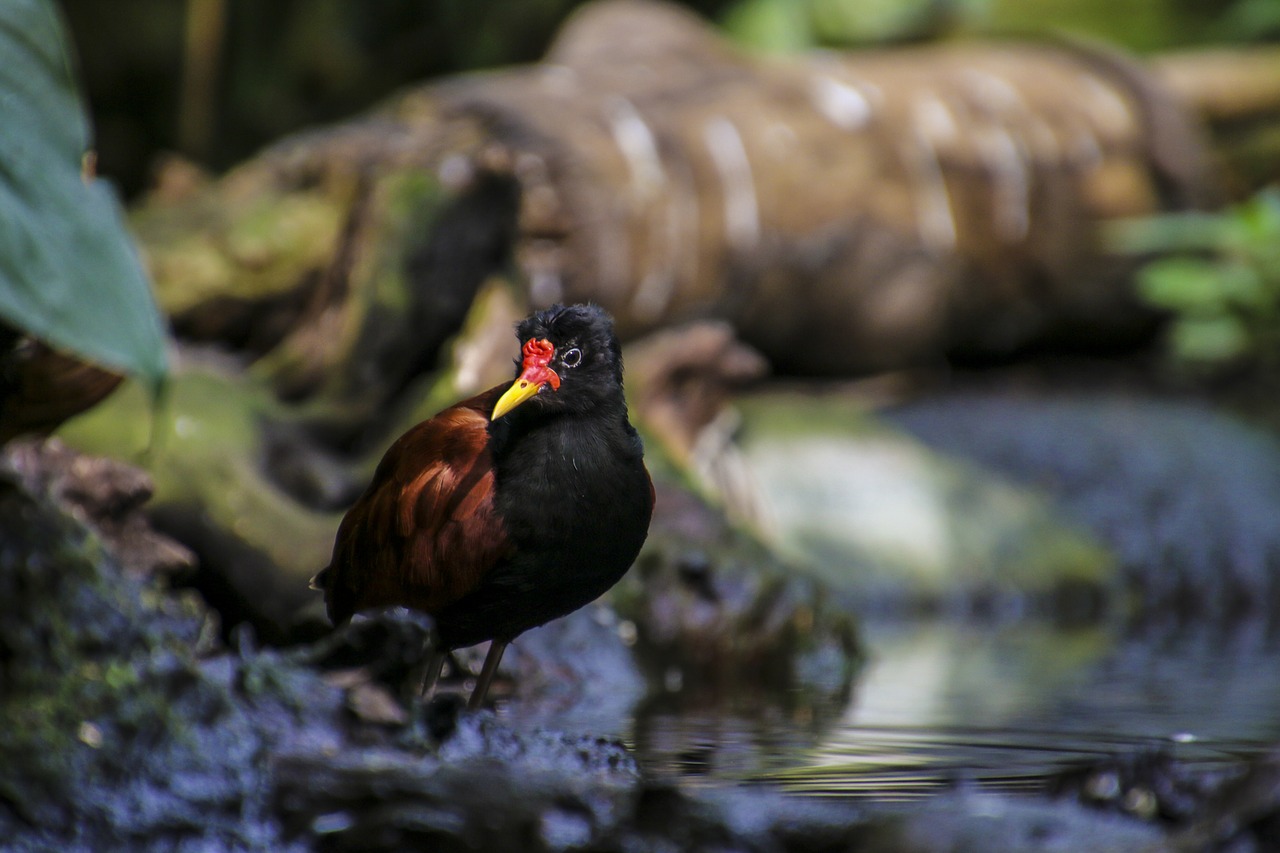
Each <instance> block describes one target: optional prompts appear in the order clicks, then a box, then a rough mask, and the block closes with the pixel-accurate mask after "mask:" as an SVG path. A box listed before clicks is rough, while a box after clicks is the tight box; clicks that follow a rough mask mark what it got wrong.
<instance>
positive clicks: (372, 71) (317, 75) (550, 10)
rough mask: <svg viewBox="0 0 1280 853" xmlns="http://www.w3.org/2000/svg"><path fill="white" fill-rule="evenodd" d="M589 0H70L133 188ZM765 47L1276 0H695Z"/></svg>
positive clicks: (1173, 30) (1199, 13) (1175, 19)
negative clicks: (166, 160) (176, 163)
mask: <svg viewBox="0 0 1280 853" xmlns="http://www.w3.org/2000/svg"><path fill="white" fill-rule="evenodd" d="M579 5H580V3H579V2H575V0H493V2H486V3H469V2H463V0H434V1H433V0H379V2H369V3H360V2H344V0H315V2H302V0H279V2H273V3H255V2H252V0H186V2H183V0H121V2H118V3H112V4H109V5H108V4H102V3H96V2H93V0H67V2H65V3H63V9H64V11H65V12H66V16H67V22H68V24H69V27H70V30H71V35H72V38H73V41H74V43H75V50H76V52H77V53H78V54H79V58H80V63H81V66H82V75H81V79H82V83H83V86H84V89H85V94H86V96H87V98H88V101H89V105H90V108H91V110H92V112H93V124H94V127H95V133H96V139H97V146H98V151H99V155H100V170H101V172H102V173H103V174H104V175H108V176H110V177H112V179H113V180H115V181H117V182H118V183H119V185H120V186H121V187H122V189H123V190H124V192H125V194H126V195H127V196H130V197H131V196H133V195H135V194H137V193H138V192H139V191H140V190H142V189H143V188H144V187H145V186H146V185H147V182H148V179H149V176H150V175H151V174H152V172H151V169H152V167H153V165H154V162H155V158H156V157H157V156H158V155H161V154H165V153H170V152H173V153H177V154H180V155H182V156H184V157H187V158H190V159H191V160H193V161H195V162H197V163H199V164H201V165H203V166H205V167H207V168H209V169H211V170H213V171H221V170H223V169H226V168H227V167H229V166H231V165H233V164H235V163H236V162H238V161H240V160H242V159H244V158H245V157H247V156H248V155H250V154H251V153H253V152H254V151H256V150H257V149H259V148H261V147H262V146H263V145H265V144H267V143H268V142H271V141H273V140H276V139H278V138H280V137H281V136H282V135H284V134H286V133H289V132H291V131H295V130H298V129H300V128H304V127H308V126H312V125H316V124H319V123H324V122H330V121H334V120H336V119H340V118H343V117H347V116H350V115H352V114H353V113H355V112H358V111H360V110H363V109H366V108H368V107H369V106H370V105H372V104H375V103H377V102H379V101H380V100H382V99H384V98H386V97H387V96H389V95H390V94H391V93H393V92H395V91H396V90H397V89H399V88H401V87H403V86H405V85H409V84H414V83H419V82H423V81H425V80H427V79H429V78H432V77H438V76H441V75H445V74H452V73H456V72H461V71H472V70H476V69H481V68H491V67H496V66H503V65H509V64H513V63H524V62H532V61H534V60H536V59H538V58H539V57H541V56H542V54H543V53H544V51H545V50H546V48H547V46H548V44H549V43H550V41H551V39H552V37H553V35H554V34H555V32H556V30H557V28H558V27H559V25H560V23H561V22H562V21H563V20H564V19H565V18H566V17H567V16H568V15H569V14H570V13H571V12H572V11H573V9H574V8H575V7H577V6H579ZM684 5H686V6H688V7H689V8H691V9H693V10H695V11H697V12H698V13H699V14H701V15H704V16H706V17H709V18H711V19H712V20H714V21H716V22H718V23H719V24H720V25H721V26H722V27H723V28H724V30H725V32H726V33H727V34H728V36H729V37H731V38H733V39H736V40H738V41H739V42H740V43H742V44H744V45H747V46H748V47H751V48H753V49H759V50H765V51H773V52H788V51H797V50H803V49H808V48H812V47H818V46H827V47H846V48H848V47H868V46H874V45H884V44H893V43H901V42H904V41H918V40H921V39H937V38H945V37H957V36H980V35H1004V36H1055V35H1062V34H1074V35H1076V36H1082V37H1087V38H1093V39H1100V40H1104V41H1106V42H1108V43H1110V44H1113V45H1115V46H1118V47H1122V48H1124V49H1126V50H1130V51H1134V52H1136V53H1138V54H1152V53H1158V52H1161V51H1170V50H1176V49H1180V48H1189V47H1195V46H1207V45H1229V44H1249V43H1257V42H1265V41H1267V40H1270V39H1274V38H1276V37H1277V35H1278V34H1280V7H1278V5H1277V4H1276V3H1274V2H1272V0H1034V2H1019V0H867V2H859V1H858V0H702V2H690V3H686V4H684Z"/></svg>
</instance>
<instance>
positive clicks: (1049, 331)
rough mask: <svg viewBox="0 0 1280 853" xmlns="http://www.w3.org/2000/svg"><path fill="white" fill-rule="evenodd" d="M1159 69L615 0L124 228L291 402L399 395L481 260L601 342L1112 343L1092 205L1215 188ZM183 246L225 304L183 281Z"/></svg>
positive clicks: (183, 317) (1128, 318) (1135, 319)
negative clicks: (765, 52) (844, 34)
mask: <svg viewBox="0 0 1280 853" xmlns="http://www.w3.org/2000/svg"><path fill="white" fill-rule="evenodd" d="M637 34H642V36H640V37H638V36H637ZM1173 67H1175V68H1176V63H1175V64H1174V66H1173ZM1160 70H1161V73H1160V74H1156V73H1154V72H1152V71H1151V70H1149V69H1147V68H1145V67H1143V66H1140V65H1138V64H1137V63H1136V62H1131V61H1129V60H1127V59H1125V58H1123V57H1121V56H1118V55H1115V54H1111V53H1106V52H1103V51H1099V50H1093V49H1084V48H1080V47H1076V46H1067V45H1049V44H1015V43H1007V44H964V45H935V46H923V47H913V48H904V49H896V50H891V51H888V50H887V51H879V52H866V53H856V54H844V55H841V54H817V55H810V56H805V57H801V58H797V59H789V60H777V59H767V60H766V59H758V58H753V57H749V56H747V55H744V54H741V53H739V52H737V51H735V50H734V49H733V48H731V47H730V46H728V45H727V43H725V42H723V41H722V40H721V39H720V38H719V37H718V36H717V35H716V34H715V33H714V32H713V31H712V30H711V29H710V28H709V27H707V26H705V25H704V24H703V23H701V22H700V21H699V20H697V19H696V18H694V17H693V16H692V15H689V14H688V13H685V12H683V11H681V10H679V9H677V8H674V7H670V6H666V5H662V4H658V3H653V2H645V0H613V2H603V3H598V4H594V5H591V6H588V7H586V8H584V9H583V10H581V11H580V12H579V13H578V14H577V15H576V16H575V17H573V18H572V19H571V20H570V21H569V23H568V24H567V25H566V26H565V28H564V30H563V31H562V33H561V34H560V37H559V38H558V39H557V41H556V42H555V44H554V45H553V47H552V49H551V51H550V52H549V54H548V56H547V57H546V59H545V60H544V61H543V62H542V63H540V64H538V65H535V66H529V67H520V68H515V69H511V70H508V71H502V72H497V73H488V74H480V75H472V76H463V77H457V78H451V79H447V80H444V81H442V82H439V83H434V84H431V85H428V86H425V87H422V88H420V89H418V90H415V91H411V92H409V93H407V94H405V95H404V96H402V97H400V98H398V99H396V100H395V101H393V102H391V103H389V104H387V105H386V106H384V108H382V109H380V110H378V111H376V112H375V113H373V114H371V115H369V116H366V117H364V118H362V119H357V120H354V121H352V122H349V123H346V124H343V125H340V126H337V127H332V128H328V129H323V130H319V131H316V132H313V133H310V134H307V135H304V136H301V137H295V138H293V139H291V140H287V141H285V142H283V143H281V144H279V145H277V146H275V147H273V148H272V149H269V150H268V151H266V152H264V153H263V154H262V155H260V156H259V157H258V158H255V159H254V160H253V161H251V162H250V163H248V164H246V165H245V166H243V167H241V168H239V169H237V170H235V171H233V172H232V173H231V174H230V175H228V176H227V177H226V178H224V179H222V180H221V181H219V182H217V183H215V184H213V185H211V186H208V187H205V188H203V189H198V190H195V191H193V192H192V193H188V194H186V195H184V194H182V193H179V194H177V196H176V198H177V200H176V201H175V200H174V199H175V196H174V195H173V194H168V195H166V194H165V193H163V192H161V193H160V194H158V195H156V196H153V198H152V199H151V200H150V201H149V202H148V204H147V205H145V206H144V207H143V208H142V210H141V211H140V212H139V214H138V218H137V222H138V226H139V229H140V232H141V233H142V236H143V242H144V244H145V245H146V248H147V250H148V253H149V254H150V255H151V257H152V259H153V261H154V264H153V269H154V270H155V272H156V276H157V279H158V281H159V284H160V287H161V291H162V294H163V297H162V298H163V299H164V301H165V302H166V304H168V305H169V306H170V307H171V308H172V309H173V310H174V311H175V313H176V320H177V324H178V328H179V330H180V331H184V332H188V333H192V334H197V336H200V337H205V338H210V337H211V338H223V339H228V340H230V341H232V342H233V343H236V344H244V342H245V341H250V340H251V341H254V342H255V343H254V344H253V345H252V346H251V347H250V349H251V350H253V351H254V352H255V353H261V352H265V351H267V350H272V349H276V344H279V343H282V344H283V347H282V348H280V349H278V350H277V351H276V352H275V353H274V355H273V359H274V360H273V364H274V367H275V368H279V369H283V372H279V371H276V372H275V375H276V376H277V379H279V380H280V386H281V388H282V389H283V390H285V391H286V393H287V394H288V395H290V396H307V395H308V394H310V393H313V392H315V391H316V390H317V389H318V388H319V387H320V386H321V385H322V384H323V383H325V382H329V383H332V381H333V380H332V379H331V378H326V377H332V376H333V374H334V373H335V370H336V371H337V372H338V373H343V372H344V371H345V374H346V379H345V380H343V382H340V383H338V384H339V385H342V384H345V386H346V387H348V388H351V387H355V388H360V389H365V390H367V389H368V387H369V384H370V382H374V383H375V384H377V383H379V382H382V381H384V380H381V379H377V378H375V377H387V376H389V379H386V380H385V381H386V382H387V383H388V384H389V385H390V386H391V391H392V392H394V391H395V390H399V389H400V388H403V386H404V384H405V382H407V381H409V379H410V378H411V377H412V375H414V374H415V373H417V372H420V371H422V370H424V369H427V368H429V367H430V366H431V365H433V364H434V362H435V359H436V356H437V355H438V352H439V347H440V345H441V343H442V342H443V341H444V340H445V339H447V337H448V336H449V335H450V334H452V333H453V332H454V331H456V329H457V328H458V325H459V324H460V323H461V320H462V317H463V316H464V315H465V312H466V308H467V306H468V305H469V304H470V301H471V299H472V297H473V296H474V294H475V292H476V290H477V288H478V287H479V286H480V285H481V284H482V283H483V282H484V281H486V280H489V279H491V278H492V277H493V276H495V275H499V276H508V277H514V278H516V279H517V280H518V281H519V283H520V285H521V288H522V290H523V292H524V293H525V294H526V296H527V299H528V301H529V302H530V303H532V304H534V305H543V304H547V303H550V302H553V301H556V300H583V299H591V300H594V301H596V302H599V303H601V304H603V305H604V306H605V307H607V308H609V309H610V310H611V311H613V312H614V314H615V315H616V316H617V317H618V320H619V323H620V325H621V327H622V329H623V331H624V333H625V334H627V335H629V336H634V335H637V334H640V333H644V332H648V331H651V330H653V329H656V328H659V327H661V326H664V325H667V324H670V323H673V322H680V321H686V320H690V319H705V318H719V319H724V320H728V321H729V322H730V323H731V324H732V326H733V327H734V329H735V331H736V333H737V334H738V335H739V336H740V337H741V338H742V339H744V340H745V341H747V342H748V343H750V344H751V345H753V346H755V347H756V348H757V349H759V350H760V351H762V352H763V353H764V354H765V355H766V356H767V357H768V358H769V360H770V361H771V362H772V363H773V364H774V365H775V366H776V367H778V368H780V369H782V370H784V371H796V372H804V373H828V374H847V373H858V372H866V371H872V370H879V369H885V368H895V367H900V366H904V365H911V364H919V363H929V362H932V361H935V360H938V359H941V358H945V357H948V356H952V355H956V354H967V355H977V356H981V357H1002V356H1005V355H1008V354H1010V353H1013V352H1016V351H1018V350H1020V349H1021V348H1025V347H1031V346H1039V345H1045V344H1050V345H1052V344H1067V345H1070V346H1078V347H1079V346H1083V347H1096V346H1102V345H1110V344H1115V343H1117V342H1121V343H1123V342H1131V341H1133V340H1134V339H1135V337H1136V336H1139V335H1140V334H1141V333H1142V332H1143V331H1145V330H1148V329H1149V328H1150V327H1151V323H1152V316H1151V314H1150V313H1149V312H1147V311H1146V310H1144V309H1143V308H1141V307H1139V306H1138V305H1137V304H1136V303H1135V301H1134V300H1133V299H1132V298H1131V294H1130V290H1129V288H1128V287H1127V286H1126V280H1125V279H1126V275H1127V274H1128V272H1129V271H1130V270H1131V268H1132V264H1133V263H1134V259H1132V258H1128V257H1119V256H1115V255H1112V254H1109V253H1108V252H1107V250H1106V249H1105V248H1104V247H1103V246H1102V245H1101V242H1100V239H1099V236H1098V233H1099V226H1100V225H1101V224H1103V223H1105V222H1107V221H1109V220H1111V219H1114V218H1117V217H1127V216H1135V215H1142V214H1147V213H1154V212H1160V211H1169V210H1181V209H1187V208H1194V207H1198V206H1202V205H1206V204H1208V203H1210V202H1211V201H1213V200H1214V199H1215V198H1216V196H1217V192H1218V189H1219V187H1218V181H1217V178H1216V175H1215V174H1214V172H1213V169H1212V168H1211V166H1210V153H1209V149H1208V146H1207V144H1206V139H1205V137H1204V136H1203V134H1202V131H1201V128H1200V127H1199V125H1198V123H1197V121H1196V119H1195V117H1194V115H1193V111H1192V110H1190V109H1189V108H1188V105H1187V104H1186V102H1185V101H1184V99H1183V98H1182V97H1181V96H1180V95H1179V91H1178V88H1179V86H1181V88H1183V89H1194V87H1191V86H1188V85H1187V84H1186V80H1187V79H1188V78H1187V77H1186V76H1185V75H1184V76H1182V77H1180V76H1179V75H1178V74H1177V73H1175V71H1170V70H1169V68H1168V67H1165V66H1161V69H1160ZM1195 78H1196V75H1192V78H1191V79H1195ZM1166 80H1172V81H1174V82H1175V83H1177V84H1178V85H1175V86H1170V85H1166ZM1178 81H1183V82H1182V83H1178ZM1219 88H1221V87H1219ZM1255 88H1256V87H1255ZM1197 92H1201V93H1204V92H1207V90H1204V89H1200V90H1195V91H1192V95H1193V96H1197V97H1198V95H1197ZM1259 97H1260V99H1261V103H1260V102H1259V99H1258V98H1255V101H1254V102H1253V106H1252V107H1251V109H1254V110H1255V112H1257V111H1260V110H1261V109H1262V108H1263V104H1272V103H1275V100H1274V99H1273V100H1268V98H1267V97H1266V96H1259ZM1194 106H1196V107H1203V106H1204V105H1202V104H1200V103H1198V102H1196V103H1194ZM195 211H204V214H202V215H194V212H195ZM210 217H212V218H213V219H215V220H217V222H218V223H220V224H219V225H217V226H215V227H213V228H210V227H209V224H210ZM246 222H250V223H252V224H253V229H256V232H257V233H256V234H255V235H254V236H253V237H252V239H249V240H247V241H246V240H244V239H241V238H238V237H237V236H236V234H235V233H233V232H243V231H245V230H246V225H245V223H246ZM300 223H301V224H300ZM219 229H221V232H220V231H219ZM219 233H221V234H222V237H221V238H220V237H218V235H219ZM210 235H213V237H212V238H211V237H210ZM242 236H243V235H242ZM210 239H212V240H213V243H212V244H209V241H210ZM192 241H204V242H205V244H206V245H205V246H204V249H203V250H202V251H203V254H201V253H200V252H197V253H195V254H193V253H192V252H191V243H192ZM246 242H247V244H248V245H249V249H248V250H246V249H245V244H246ZM237 246H238V247H239V248H237ZM295 250H296V252H295ZM291 252H294V255H293V256H291V258H285V256H288V255H289V253H291ZM193 258H204V261H205V263H204V267H203V269H204V271H205V272H208V271H209V270H211V269H212V270H214V271H215V273H216V274H215V275H214V279H215V280H213V281H211V282H210V281H205V282H203V283H202V286H203V285H208V287H207V288H206V289H214V290H216V289H218V288H222V289H223V294H222V296H220V297H217V298H212V297H211V298H208V299H194V294H197V293H199V292H200V287H198V286H197V285H196V284H195V282H196V281H198V280H199V279H200V276H199V275H197V274H195V273H194V272H193V268H192V266H193V263H194V261H193V260H192V259H193ZM282 258H285V259H284V260H282ZM197 272H198V271H197ZM237 289H239V291H240V295H239V296H237V297H235V298H237V299H239V300H241V301H240V303H238V306H239V307H238V308H237V310H227V309H228V307H229V305H228V303H227V302H226V300H225V298H223V297H226V296H227V295H228V294H234V293H236V292H237ZM263 306H273V310H271V311H266V312H264V311H261V310H258V309H260V308H262V307H263ZM212 309H217V310H212ZM282 312H283V313H282ZM244 324H250V325H252V326H254V327H255V328H254V329H246V328H244V327H243V325H244ZM229 326H238V328H236V329H231V328H229ZM196 330H198V332H197V331H196ZM340 366H342V367H340ZM282 376H283V377H284V378H283V379H281V377H282Z"/></svg>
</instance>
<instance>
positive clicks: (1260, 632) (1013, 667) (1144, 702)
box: [628, 623, 1280, 801]
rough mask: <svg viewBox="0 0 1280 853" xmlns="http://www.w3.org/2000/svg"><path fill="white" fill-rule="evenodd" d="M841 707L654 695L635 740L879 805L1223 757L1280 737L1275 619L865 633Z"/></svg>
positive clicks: (668, 755)
mask: <svg viewBox="0 0 1280 853" xmlns="http://www.w3.org/2000/svg"><path fill="white" fill-rule="evenodd" d="M867 642H868V646H869V647H870V650H871V659H870V661H869V663H868V665H867V667H866V668H865V670H864V671H863V673H862V675H861V677H860V678H859V680H858V683H857V685H856V686H855V689H854V692H853V695H852V697H851V698H850V699H849V701H848V702H847V704H845V705H843V706H841V707H829V708H824V707H821V706H815V705H811V704H806V703H805V702H804V701H803V700H801V699H798V698H797V697H795V696H790V697H789V696H786V695H775V694H770V693H768V692H757V693H755V694H753V695H751V696H742V695H733V696H727V695H722V696H720V697H702V698H701V700H688V701H684V702H682V701H681V698H680V697H679V696H668V697H665V699H664V698H663V697H657V698H651V699H650V700H649V702H648V703H646V705H644V706H642V707H641V708H640V709H639V710H638V711H637V714H636V716H635V719H634V728H633V730H632V731H631V732H630V733H629V735H628V739H629V740H630V741H631V743H632V745H633V746H634V748H635V750H636V752H637V755H638V757H639V758H640V759H641V761H642V762H643V763H644V764H645V765H646V766H647V767H648V768H649V769H650V770H653V771H654V772H658V773H666V774H672V775H676V776H679V777H681V778H684V779H685V780H694V779H697V778H706V779H714V780H718V781H725V780H730V781H741V782H752V781H767V782H770V783H774V784H778V785H780V786H782V787H784V788H786V789H788V790H792V791H795V792H798V793H805V794H821V795H841V796H855V797H863V798H871V799H876V800H881V801H894V800H904V799H912V798H917V797H921V796H925V795H929V794H931V793H936V792H938V791H940V790H944V789H947V788H950V787H953V786H957V785H969V786H977V787H980V788H984V789H991V790H1000V791H1007V792H1017V791H1026V792H1039V791H1043V790H1044V789H1045V785H1046V780H1047V779H1048V778H1049V777H1051V776H1053V775H1054V774H1057V773H1059V772H1060V771H1063V770H1064V769H1068V768H1072V767H1076V766H1081V765H1086V764H1094V763H1096V762H1098V761H1101V760H1105V759H1108V758H1112V757H1121V756H1132V755H1135V754H1139V753H1148V754H1159V753H1161V752H1164V753H1166V754H1168V755H1170V756H1172V757H1174V758H1176V759H1177V760H1178V761H1179V762H1180V763H1182V764H1183V765H1184V766H1187V767H1192V768H1195V767H1205V768H1209V767H1214V766H1219V765H1221V766H1224V767H1225V766H1226V765H1227V764H1229V763H1231V762H1235V761H1238V760H1239V759H1240V758H1241V757H1242V756H1248V755H1250V754H1252V753H1255V752H1259V751H1261V750H1263V749H1266V748H1268V746H1270V745H1272V744H1274V743H1276V742H1277V741H1278V740H1280V639H1278V638H1277V636H1276V633H1275V632H1274V631H1273V630H1271V629H1270V628H1269V627H1268V626H1265V625H1262V624H1256V623H1249V624H1242V625H1238V626H1236V627H1234V628H1231V629H1217V630H1181V631H1166V632H1165V633H1163V634H1158V635H1157V634H1153V633H1149V632H1148V633H1139V634H1137V635H1134V636H1128V637H1124V636H1116V635H1115V634H1113V633H1111V632H1108V631H1107V630H1105V629H1102V628H1086V629H1073V630H1058V629H1054V628H1052V627H1050V626H1046V625H1018V626H1013V627H1006V628H1001V629H991V628H976V627H973V626H965V625H956V624H949V623H925V624H916V625H909V626H904V625H897V626H892V627H882V628H876V627H874V626H872V627H871V628H870V629H869V630H868V631H867Z"/></svg>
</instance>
